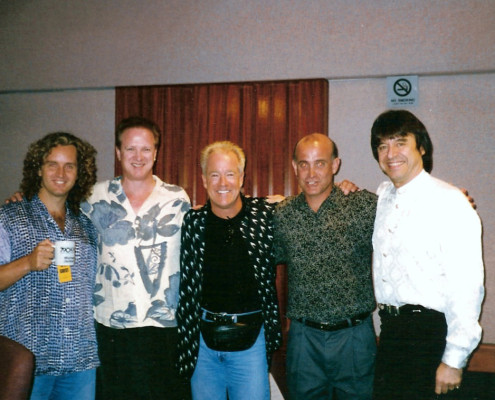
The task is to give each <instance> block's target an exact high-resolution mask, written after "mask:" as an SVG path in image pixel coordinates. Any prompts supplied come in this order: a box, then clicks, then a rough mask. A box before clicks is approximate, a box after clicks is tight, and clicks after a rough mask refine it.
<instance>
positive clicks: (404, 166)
mask: <svg viewBox="0 0 495 400" xmlns="http://www.w3.org/2000/svg"><path fill="white" fill-rule="evenodd" d="M377 150H378V164H379V165H380V168H381V170H382V171H383V173H384V174H385V175H387V176H388V177H389V178H390V180H391V181H392V183H393V184H394V186H395V187H396V188H399V187H401V186H403V185H405V184H406V183H408V182H410V181H411V180H412V179H414V178H415V177H416V176H417V175H418V174H419V173H420V172H421V171H422V170H423V159H422V156H423V155H424V154H425V151H424V149H423V148H422V147H420V148H419V149H418V148H417V145H416V139H415V137H414V135H413V134H412V133H408V134H407V135H405V136H392V137H388V138H386V139H382V140H381V141H380V144H379V145H378V147H377Z"/></svg>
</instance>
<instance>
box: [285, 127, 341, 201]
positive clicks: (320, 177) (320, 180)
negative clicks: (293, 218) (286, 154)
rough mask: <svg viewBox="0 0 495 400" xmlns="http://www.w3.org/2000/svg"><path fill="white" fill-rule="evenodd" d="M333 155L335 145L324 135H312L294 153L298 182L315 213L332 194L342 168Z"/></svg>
mask: <svg viewBox="0 0 495 400" xmlns="http://www.w3.org/2000/svg"><path fill="white" fill-rule="evenodd" d="M332 154H333V143H332V142H331V140H330V139H329V138H328V137H327V136H325V135H322V134H312V135H309V136H307V137H305V138H304V139H302V140H301V141H300V142H299V143H298V145H297V148H296V151H295V153H294V156H295V159H294V160H293V161H292V167H293V168H294V173H295V174H296V178H297V182H298V183H299V186H300V187H301V190H302V191H303V192H304V196H305V198H306V201H307V203H308V205H309V206H310V207H311V208H312V209H313V210H314V211H317V210H318V209H319V208H320V205H321V204H322V203H323V202H324V201H325V199H326V198H327V197H328V196H329V195H330V193H331V192H332V188H333V177H334V175H335V174H336V173H337V171H338V169H339V166H340V159H339V158H334V157H333V156H332Z"/></svg>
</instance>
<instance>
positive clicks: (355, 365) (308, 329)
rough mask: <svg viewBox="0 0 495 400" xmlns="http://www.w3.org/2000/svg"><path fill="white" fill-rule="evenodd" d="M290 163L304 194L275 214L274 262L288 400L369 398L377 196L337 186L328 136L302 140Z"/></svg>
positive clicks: (333, 150)
mask: <svg viewBox="0 0 495 400" xmlns="http://www.w3.org/2000/svg"><path fill="white" fill-rule="evenodd" d="M292 165H293V168H294V172H295V174H296V177H297V180H298V183H299V186H300V187H301V189H302V192H303V193H301V194H300V195H298V196H294V197H290V198H287V199H286V200H285V201H283V202H282V203H280V204H279V205H278V206H277V208H276V211H275V215H274V224H275V249H276V261H277V263H286V264H287V266H288V280H289V290H288V308H287V316H288V317H289V318H290V320H291V324H290V330H289V340H288V344H287V384H288V389H289V395H290V399H292V400H294V399H300V400H311V399H331V398H335V397H334V395H336V397H337V399H339V400H342V399H353V400H359V399H371V396H372V386H373V374H374V359H375V354H376V342H375V332H374V329H373V324H372V320H371V316H370V313H371V312H372V311H373V310H374V309H375V300H374V296H373V287H372V280H371V254H372V243H371V237H372V234H373V223H374V218H375V211H376V196H375V195H374V194H372V193H370V192H367V191H365V190H363V191H359V192H355V193H351V194H349V195H348V196H345V195H344V194H343V193H342V191H341V190H340V189H339V188H338V187H337V186H335V185H334V175H335V174H336V173H337V171H338V169H339V167H340V159H339V158H338V153H337V148H336V146H335V144H334V143H333V141H332V140H331V139H329V138H328V137H327V136H325V135H322V134H311V135H308V136H305V137H304V138H302V139H301V140H300V141H299V142H298V144H297V145H296V148H295V150H294V155H293V162H292Z"/></svg>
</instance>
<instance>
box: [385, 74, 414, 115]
mask: <svg viewBox="0 0 495 400" xmlns="http://www.w3.org/2000/svg"><path fill="white" fill-rule="evenodd" d="M387 100H388V106H389V107H406V106H414V105H416V104H417V101H418V77H417V75H413V76H392V77H388V78H387Z"/></svg>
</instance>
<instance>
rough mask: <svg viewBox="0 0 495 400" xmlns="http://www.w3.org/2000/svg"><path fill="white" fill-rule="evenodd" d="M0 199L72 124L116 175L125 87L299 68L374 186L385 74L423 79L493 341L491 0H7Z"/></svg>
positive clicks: (422, 94) (272, 76)
mask: <svg viewBox="0 0 495 400" xmlns="http://www.w3.org/2000/svg"><path fill="white" fill-rule="evenodd" d="M0 26H1V27H2V28H1V30H0V49H1V53H0V54H1V57H0V140H1V141H0V143H1V146H0V167H1V171H2V174H1V175H0V198H4V197H5V196H7V194H8V193H11V192H12V191H13V190H15V189H16V188H17V187H18V183H19V181H20V179H21V169H22V159H23V156H24V154H25V152H26V149H27V145H28V144H29V143H30V142H32V141H33V140H35V139H36V138H38V137H39V136H41V135H42V134H44V133H47V132H49V131H54V130H68V131H72V132H74V133H75V134H77V135H80V136H82V137H85V138H86V139H88V140H90V141H91V142H92V143H93V144H95V146H96V147H97V148H98V150H99V155H98V165H99V177H100V178H101V179H106V178H109V177H111V176H112V171H113V146H112V140H113V138H112V130H113V126H114V115H115V106H114V90H113V88H114V87H115V86H118V85H144V84H174V83H195V82H226V81H248V80H276V79H298V78H321V77H323V78H328V79H329V81H330V110H329V115H330V121H329V124H330V130H329V131H330V135H331V136H332V137H333V138H334V139H335V140H336V141H337V143H338V145H339V148H340V152H341V156H342V158H343V166H342V169H341V172H340V177H342V178H344V177H345V178H348V179H351V180H353V181H354V182H356V183H358V184H359V185H360V186H361V187H364V188H368V189H370V190H374V189H375V188H376V186H377V185H378V183H379V182H380V181H382V180H383V179H384V176H383V175H382V174H381V173H380V172H379V170H378V167H377V165H376V162H375V161H374V160H373V158H372V156H371V151H370V148H369V130H370V127H371V124H372V122H373V120H374V118H375V117H376V116H377V115H378V114H379V113H380V112H382V111H383V110H385V109H386V107H387V102H386V84H385V81H386V79H385V78H386V77H387V76H391V75H407V74H415V75H418V76H419V104H418V105H417V106H415V107H413V108H411V111H413V112H414V113H416V114H417V115H418V116H419V117H420V118H421V119H422V120H423V122H424V123H425V124H426V126H427V128H428V130H429V131H430V134H431V136H432V139H433V142H434V145H435V153H434V154H435V157H434V160H435V165H434V170H433V172H434V174H435V175H436V176H438V177H440V178H442V179H445V180H447V181H449V182H453V183H454V184H456V185H459V186H464V187H467V188H468V189H469V190H470V192H471V193H472V194H473V196H474V197H475V199H476V202H477V204H478V211H479V214H480V216H481V218H482V220H483V224H484V248H485V265H486V286H487V296H486V301H485V305H484V312H483V318H482V325H483V327H484V330H485V334H484V341H485V342H492V343H494V342H495V294H494V293H495V195H494V191H493V189H492V183H493V182H492V181H493V175H494V174H493V172H492V171H493V159H494V156H495V134H494V132H495V114H494V110H495V96H494V93H495V1H494V0H481V1H474V0H447V1H445V0H437V1H435V0H405V1H396V0H362V1H352V0H351V1H349V0H341V1H338V0H312V1H311V0H307V1H302V0H292V1H282V0H278V1H270V0H265V1H261V0H260V1H257V0H251V1H246V0H224V1H220V0H205V1H201V2H200V1H196V0H169V1H163V0H145V1H138V0H119V1H117V0H113V1H112V0H107V1H105V2H102V1H100V0H84V1H83V0H79V1H76V0H68V1H64V2H61V1H58V0H37V1H36V2H30V1H16V2H9V1H2V2H0Z"/></svg>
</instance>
